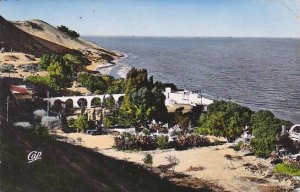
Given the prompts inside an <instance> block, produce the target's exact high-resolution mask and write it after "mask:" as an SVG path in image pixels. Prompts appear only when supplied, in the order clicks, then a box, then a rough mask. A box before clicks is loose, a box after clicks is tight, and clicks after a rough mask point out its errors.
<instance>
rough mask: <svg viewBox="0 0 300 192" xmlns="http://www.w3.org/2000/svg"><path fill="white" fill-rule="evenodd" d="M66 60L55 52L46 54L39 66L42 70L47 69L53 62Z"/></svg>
mask: <svg viewBox="0 0 300 192" xmlns="http://www.w3.org/2000/svg"><path fill="white" fill-rule="evenodd" d="M63 62H64V60H63V58H62V57H61V56H59V55H55V54H44V55H42V57H41V59H40V61H39V67H40V69H42V70H47V68H48V67H49V65H50V64H51V63H63Z"/></svg>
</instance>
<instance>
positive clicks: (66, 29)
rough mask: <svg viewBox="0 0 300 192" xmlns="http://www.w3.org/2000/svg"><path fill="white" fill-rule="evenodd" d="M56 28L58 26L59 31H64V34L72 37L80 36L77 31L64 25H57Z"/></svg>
mask: <svg viewBox="0 0 300 192" xmlns="http://www.w3.org/2000/svg"><path fill="white" fill-rule="evenodd" d="M57 28H58V29H59V30H60V31H61V32H63V33H65V34H67V35H69V36H70V37H72V38H78V37H79V36H80V35H79V33H77V32H76V31H73V30H70V29H69V28H68V27H66V26H64V25H60V26H57Z"/></svg>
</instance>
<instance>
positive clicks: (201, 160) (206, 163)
mask: <svg viewBox="0 0 300 192" xmlns="http://www.w3.org/2000/svg"><path fill="white" fill-rule="evenodd" d="M60 135H62V136H65V137H68V138H73V139H75V140H76V139H77V138H81V139H82V143H81V145H83V146H85V147H88V148H95V147H97V148H98V149H99V150H98V151H99V152H100V153H103V154H105V155H108V156H111V157H115V158H117V159H125V160H127V161H132V162H135V163H141V164H143V160H142V159H143V158H144V155H145V153H146V152H142V151H141V152H123V151H117V150H115V149H113V148H112V146H113V136H112V135H101V136H91V135H87V134H83V133H70V134H65V133H60ZM229 146H230V144H227V143H226V144H223V145H219V146H211V147H202V148H193V149H189V150H184V151H175V150H173V149H170V150H154V151H148V153H150V154H151V155H152V156H153V166H159V165H164V164H168V161H167V160H166V157H167V156H169V155H170V156H175V157H177V158H178V159H179V161H180V163H179V165H178V166H176V167H175V171H177V172H182V173H185V174H189V175H191V176H193V177H197V178H205V179H208V180H213V181H215V182H216V183H217V184H220V185H222V186H223V187H224V188H225V189H228V190H229V191H259V188H260V186H261V185H282V186H288V185H289V183H287V182H281V183H278V181H276V180H272V179H267V182H268V183H267V184H259V183H257V182H254V181H250V179H251V178H256V179H264V178H263V176H262V175H259V174H253V173H251V172H249V171H247V170H246V169H245V167H244V166H243V164H245V163H251V164H258V163H261V164H262V165H265V166H267V167H269V170H271V169H272V166H271V164H270V162H269V160H264V159H260V158H256V157H254V156H243V154H242V153H241V152H235V151H234V150H233V149H231V148H229ZM226 154H229V155H231V156H233V157H240V156H241V157H242V158H241V159H239V160H232V161H230V160H228V159H226V158H225V157H224V156H225V155H226ZM190 166H193V167H199V166H200V167H203V168H204V169H203V170H199V171H188V169H189V168H190Z"/></svg>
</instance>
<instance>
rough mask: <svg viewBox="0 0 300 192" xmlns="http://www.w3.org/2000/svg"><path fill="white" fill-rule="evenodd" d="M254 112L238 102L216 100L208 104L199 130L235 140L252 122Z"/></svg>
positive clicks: (200, 121)
mask: <svg viewBox="0 0 300 192" xmlns="http://www.w3.org/2000/svg"><path fill="white" fill-rule="evenodd" d="M252 114H253V111H251V110H250V109H249V108H247V107H243V106H241V105H238V104H236V103H233V102H225V101H214V103H212V104H211V105H209V106H208V111H207V114H205V115H202V116H201V117H200V119H199V122H198V126H199V128H198V132H200V133H208V134H213V135H216V136H223V137H226V138H227V139H228V140H229V141H233V140H234V139H236V138H237V137H239V136H240V135H241V134H242V132H243V130H244V127H245V126H246V125H249V124H250V120H251V115H252Z"/></svg>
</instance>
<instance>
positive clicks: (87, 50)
mask: <svg viewBox="0 0 300 192" xmlns="http://www.w3.org/2000/svg"><path fill="white" fill-rule="evenodd" d="M12 23H13V24H14V25H15V26H16V27H18V28H19V29H21V30H22V31H24V32H26V33H28V34H30V35H32V37H34V38H35V39H36V40H37V41H38V42H40V43H41V44H43V45H44V46H46V47H48V48H52V45H49V42H52V43H55V44H57V45H60V46H62V47H65V48H68V49H74V50H77V51H80V52H81V53H83V54H84V55H86V56H87V57H88V58H89V59H90V60H91V61H96V60H97V61H98V60H101V59H103V60H108V61H111V60H114V59H116V58H119V57H121V56H122V54H121V53H117V52H114V51H111V50H108V49H105V48H103V47H101V46H98V45H96V44H93V43H90V42H88V41H85V40H84V39H81V38H72V37H70V36H68V35H67V34H65V33H63V32H61V31H60V30H59V29H57V28H56V27H54V26H52V25H50V24H49V23H47V22H45V21H41V20H37V19H34V20H30V21H14V22H12Z"/></svg>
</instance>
